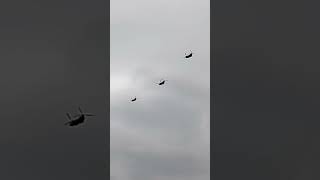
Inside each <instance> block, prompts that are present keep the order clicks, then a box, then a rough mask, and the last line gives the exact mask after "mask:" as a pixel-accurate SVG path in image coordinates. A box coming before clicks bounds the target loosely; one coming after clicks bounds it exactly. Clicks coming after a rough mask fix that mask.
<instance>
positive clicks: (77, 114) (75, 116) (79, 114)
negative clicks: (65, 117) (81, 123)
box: [73, 114, 81, 118]
mask: <svg viewBox="0 0 320 180" xmlns="http://www.w3.org/2000/svg"><path fill="white" fill-rule="evenodd" d="M79 116H81V115H80V114H77V115H74V116H73V117H74V118H76V117H79Z"/></svg>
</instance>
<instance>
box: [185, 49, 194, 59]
mask: <svg viewBox="0 0 320 180" xmlns="http://www.w3.org/2000/svg"><path fill="white" fill-rule="evenodd" d="M192 55H193V53H192V51H191V52H190V54H188V55H186V54H185V58H186V59H188V58H191V57H192Z"/></svg>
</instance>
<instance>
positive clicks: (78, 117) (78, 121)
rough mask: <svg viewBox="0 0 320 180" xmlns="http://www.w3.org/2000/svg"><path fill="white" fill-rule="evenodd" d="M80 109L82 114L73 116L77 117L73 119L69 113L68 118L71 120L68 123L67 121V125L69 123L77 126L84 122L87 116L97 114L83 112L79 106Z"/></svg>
mask: <svg viewBox="0 0 320 180" xmlns="http://www.w3.org/2000/svg"><path fill="white" fill-rule="evenodd" d="M78 110H79V112H80V114H78V115H75V116H73V118H75V119H72V118H71V116H70V114H69V113H67V117H68V119H69V120H70V121H69V122H67V123H65V125H68V126H77V125H79V124H82V123H84V121H85V117H86V116H95V115H93V114H88V113H83V112H82V110H81V108H80V107H79V108H78Z"/></svg>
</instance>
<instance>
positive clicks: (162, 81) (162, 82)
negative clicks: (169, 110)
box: [157, 79, 168, 86]
mask: <svg viewBox="0 0 320 180" xmlns="http://www.w3.org/2000/svg"><path fill="white" fill-rule="evenodd" d="M166 81H168V80H165V79H162V80H160V82H158V83H157V84H158V85H159V86H161V85H164V83H165V82H166Z"/></svg>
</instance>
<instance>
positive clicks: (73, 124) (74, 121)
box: [68, 115, 85, 126]
mask: <svg viewBox="0 0 320 180" xmlns="http://www.w3.org/2000/svg"><path fill="white" fill-rule="evenodd" d="M84 120H85V118H84V115H81V116H80V117H78V118H77V119H74V120H72V121H70V122H69V123H68V125H69V126H76V125H79V124H82V123H84Z"/></svg>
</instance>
